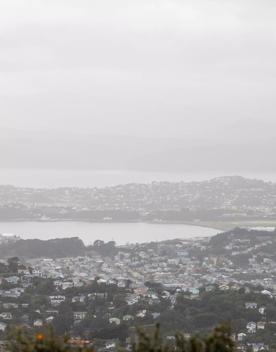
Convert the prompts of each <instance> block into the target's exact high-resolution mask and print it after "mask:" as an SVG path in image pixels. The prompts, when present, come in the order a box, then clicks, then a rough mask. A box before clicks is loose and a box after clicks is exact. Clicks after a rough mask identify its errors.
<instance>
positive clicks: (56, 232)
mask: <svg viewBox="0 0 276 352" xmlns="http://www.w3.org/2000/svg"><path fill="white" fill-rule="evenodd" d="M219 232H220V231H219V230H215V229H210V228H206V227H200V226H191V225H184V224H146V223H115V224H114V223H88V222H27V221H26V222H0V233H13V234H16V235H19V236H20V237H21V238H24V239H27V238H39V239H43V240H46V239H50V238H62V237H74V236H78V237H80V238H81V239H82V240H83V242H84V243H85V244H91V243H93V242H94V241H95V240H97V239H101V240H103V241H111V240H114V241H116V243H118V244H125V243H128V242H129V243H134V242H139V243H142V242H150V241H162V240H168V239H175V238H194V237H208V236H213V235H216V234H217V233H219Z"/></svg>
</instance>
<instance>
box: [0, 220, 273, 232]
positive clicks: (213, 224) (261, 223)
mask: <svg viewBox="0 0 276 352" xmlns="http://www.w3.org/2000/svg"><path fill="white" fill-rule="evenodd" d="M6 222H14V223H20V222H37V223H51V222H52V223H56V222H68V223H70V222H72V223H73V222H74V223H78V222H79V223H95V224H149V225H150V224H153V225H157V224H158V225H189V226H199V227H205V228H212V229H214V230H219V231H229V230H231V229H233V228H235V227H246V228H248V227H276V219H275V220H263V219H260V220H242V221H240V220H237V221H235V220H233V221H220V220H218V221H216V220H210V221H200V220H199V221H198V220H197V221H163V220H160V221H142V220H133V221H129V220H128V221H123V220H118V221H114V220H110V221H93V220H87V219H78V218H76V219H32V218H18V219H0V224H1V223H6Z"/></svg>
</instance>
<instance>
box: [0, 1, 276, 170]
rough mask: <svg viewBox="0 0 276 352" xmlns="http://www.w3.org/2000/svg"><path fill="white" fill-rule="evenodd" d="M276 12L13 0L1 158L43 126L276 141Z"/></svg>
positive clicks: (3, 33) (208, 141) (0, 35)
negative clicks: (13, 144)
mask: <svg viewBox="0 0 276 352" xmlns="http://www.w3.org/2000/svg"><path fill="white" fill-rule="evenodd" d="M275 18H276V2H275V1H274V0H262V1H260V0H228V1H225V0H212V1H211V0H186V1H185V0H179V1H178V0H154V1H153V0H124V1H122V0H116V1H114V0H92V1H91V0H87V1H85V0H74V1H72V0H65V1H61V0H44V1H41V0H33V1H30V0H24V1H22V0H17V1H15V0H2V1H1V2H0V75H1V76H0V77H1V79H0V139H1V140H2V142H1V143H2V148H1V150H0V157H1V158H3V157H4V160H8V163H5V162H4V165H2V167H3V166H4V167H6V166H12V165H13V166H16V163H17V161H18V162H19V164H20V163H21V161H22V160H21V159H22V158H21V155H20V148H21V143H22V138H23V139H24V138H28V139H29V138H30V140H32V138H36V139H37V133H38V132H39V131H43V136H44V137H45V138H46V137H47V138H57V139H58V138H65V135H66V136H67V137H66V138H69V137H68V136H69V135H70V136H73V135H74V134H76V135H78V137H77V138H80V137H79V135H81V134H85V135H87V136H89V135H91V136H95V135H99V136H101V135H112V136H121V135H124V136H136V137H137V138H150V139H152V138H159V139H160V140H159V144H160V146H159V147H158V148H157V149H158V153H162V154H164V150H165V151H167V153H168V155H170V150H175V149H178V150H179V148H178V146H177V147H176V146H175V145H174V146H173V147H172V146H171V144H170V143H171V142H170V143H169V144H170V146H169V147H168V149H166V146H167V144H166V143H165V144H163V142H162V139H163V138H169V139H170V138H171V139H175V138H176V139H178V140H182V145H181V148H184V147H187V146H188V147H189V146H191V147H194V145H195V144H196V143H197V141H200V143H202V145H204V146H207V148H210V150H213V151H214V150H215V149H214V148H216V146H222V150H220V153H221V158H223V150H224V149H223V148H224V147H225V153H226V154H225V155H226V156H228V154H229V153H230V152H229V150H231V147H232V146H233V148H234V149H233V150H238V149H239V148H237V145H238V146H240V145H245V144H247V146H246V150H245V155H244V159H242V160H243V162H244V160H246V157H247V156H248V157H249V159H251V158H252V155H251V154H250V153H251V152H250V150H252V149H251V148H250V147H249V146H248V144H250V143H252V144H253V145H254V146H253V149H258V147H259V145H261V146H262V147H263V146H264V145H265V146H264V149H263V152H267V150H269V149H270V148H271V149H272V148H275V142H273V139H274V134H275V128H276V118H275V108H276V99H275V82H276V80H275V78H276V65H275V62H276V22H275ZM72 138H75V137H72ZM85 138H86V137H85ZM87 138H88V137H87ZM7 140H9V141H7ZM3 141H4V142H3ZM11 141H15V146H11V143H13V142H11ZM32 143H33V144H31V143H30V146H28V148H29V149H30V148H31V149H32V148H34V147H35V146H37V148H34V149H37V150H36V151H39V150H40V149H39V148H41V150H43V148H44V149H45V145H43V143H42V144H41V143H40V142H38V141H37V140H36V141H34V140H33V142H32ZM107 143H108V142H107ZM150 143H151V142H150ZM174 143H176V144H177V143H178V142H174ZM123 144H124V143H123ZM224 144H226V146H224ZM125 145H131V141H129V140H128V141H127V142H126V144H124V146H123V147H122V148H121V150H119V151H118V153H123V151H124V147H125ZM16 146H17V147H16ZM109 147H110V146H109ZM16 148H18V150H16V151H14V149H16ZM28 148H27V149H26V151H27V153H29V149H28ZM147 148H149V149H147ZM147 148H145V151H144V152H143V153H142V155H144V156H145V154H147V151H148V152H149V154H150V155H151V156H152V157H154V155H155V156H156V153H157V152H156V150H155V149H154V148H153V149H151V147H150V145H147ZM181 148H180V149H181ZM4 149H5V152H4ZM23 149H24V148H23ZM107 149H108V148H107ZM160 150H162V152H160ZM6 151H8V152H6ZM9 153H10V154H9ZM51 153H54V152H51ZM51 153H50V154H49V155H48V156H47V158H48V159H49V160H50V159H51V155H52V154H51ZM108 153H109V151H108V152H107V154H108ZM210 153H212V152H210ZM76 154H77V153H76ZM260 157H261V156H260ZM47 158H46V159H47ZM139 158H140V159H141V158H142V156H141V155H140V156H139ZM145 158H146V159H147V157H146V156H145ZM168 159H170V157H169V156H168ZM32 160H33V161H32V162H35V160H36V159H32ZM49 160H48V162H49V164H47V167H48V166H49V167H50V166H51V162H50V161H49ZM127 160H129V158H127ZM24 162H25V161H24ZM32 162H30V163H32ZM57 163H58V162H57ZM107 163H108V162H107ZM84 164H85V162H84ZM148 164H150V160H149V161H148ZM238 164H239V163H238ZM238 164H237V165H236V166H237V167H239V165H238ZM266 164H267V165H269V162H268V160H267V163H266ZM128 165H129V164H127V163H126V164H125V166H126V167H128ZM52 166H53V167H55V163H53V165H52ZM83 166H84V165H81V166H80V167H83ZM75 167H77V166H75ZM89 167H90V166H89ZM106 167H107V166H106ZM144 167H145V168H146V166H144ZM164 167H165V166H164ZM170 167H172V168H173V166H171V165H170V163H169V164H168V168H170ZM256 167H257V166H256ZM191 168H192V165H191Z"/></svg>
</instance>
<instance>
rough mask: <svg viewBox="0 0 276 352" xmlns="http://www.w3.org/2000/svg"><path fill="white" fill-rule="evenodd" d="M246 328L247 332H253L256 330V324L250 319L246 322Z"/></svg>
mask: <svg viewBox="0 0 276 352" xmlns="http://www.w3.org/2000/svg"><path fill="white" fill-rule="evenodd" d="M246 329H247V332H248V333H249V334H255V333H256V330H257V324H256V323H255V322H253V321H250V322H249V323H247V325H246Z"/></svg>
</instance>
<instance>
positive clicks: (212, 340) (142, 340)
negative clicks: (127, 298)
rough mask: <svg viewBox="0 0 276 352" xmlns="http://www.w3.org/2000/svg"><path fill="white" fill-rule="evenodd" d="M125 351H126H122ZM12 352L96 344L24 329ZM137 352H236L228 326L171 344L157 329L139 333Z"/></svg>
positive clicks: (67, 350) (59, 351)
mask: <svg viewBox="0 0 276 352" xmlns="http://www.w3.org/2000/svg"><path fill="white" fill-rule="evenodd" d="M120 350H121V351H124V350H123V349H120ZM7 351H9V352H72V351H78V352H92V351H94V348H93V344H87V345H86V344H85V342H83V343H82V342H81V341H79V344H77V345H76V344H74V343H73V341H72V340H71V339H70V338H68V337H59V336H57V335H55V333H54V331H53V329H52V328H47V329H44V330H43V331H41V332H38V333H36V334H34V333H32V332H30V331H28V330H25V329H22V328H16V329H13V330H12V331H11V332H10V334H9V342H8V345H7ZM132 351H133V352H172V351H175V352H233V351H234V342H233V341H232V339H231V331H230V328H229V327H228V326H219V327H217V328H216V329H215V330H214V331H213V333H212V334H211V335H209V336H204V337H200V336H192V337H189V338H186V337H185V336H184V335H183V334H180V333H177V334H176V335H175V336H174V338H173V339H170V341H169V342H167V341H164V339H163V338H162V337H161V334H160V327H159V326H158V325H157V327H156V329H155V332H154V333H153V335H152V336H150V335H149V334H147V333H146V332H145V331H144V330H141V329H139V330H138V333H137V338H136V342H135V343H134V344H133V346H132Z"/></svg>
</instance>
